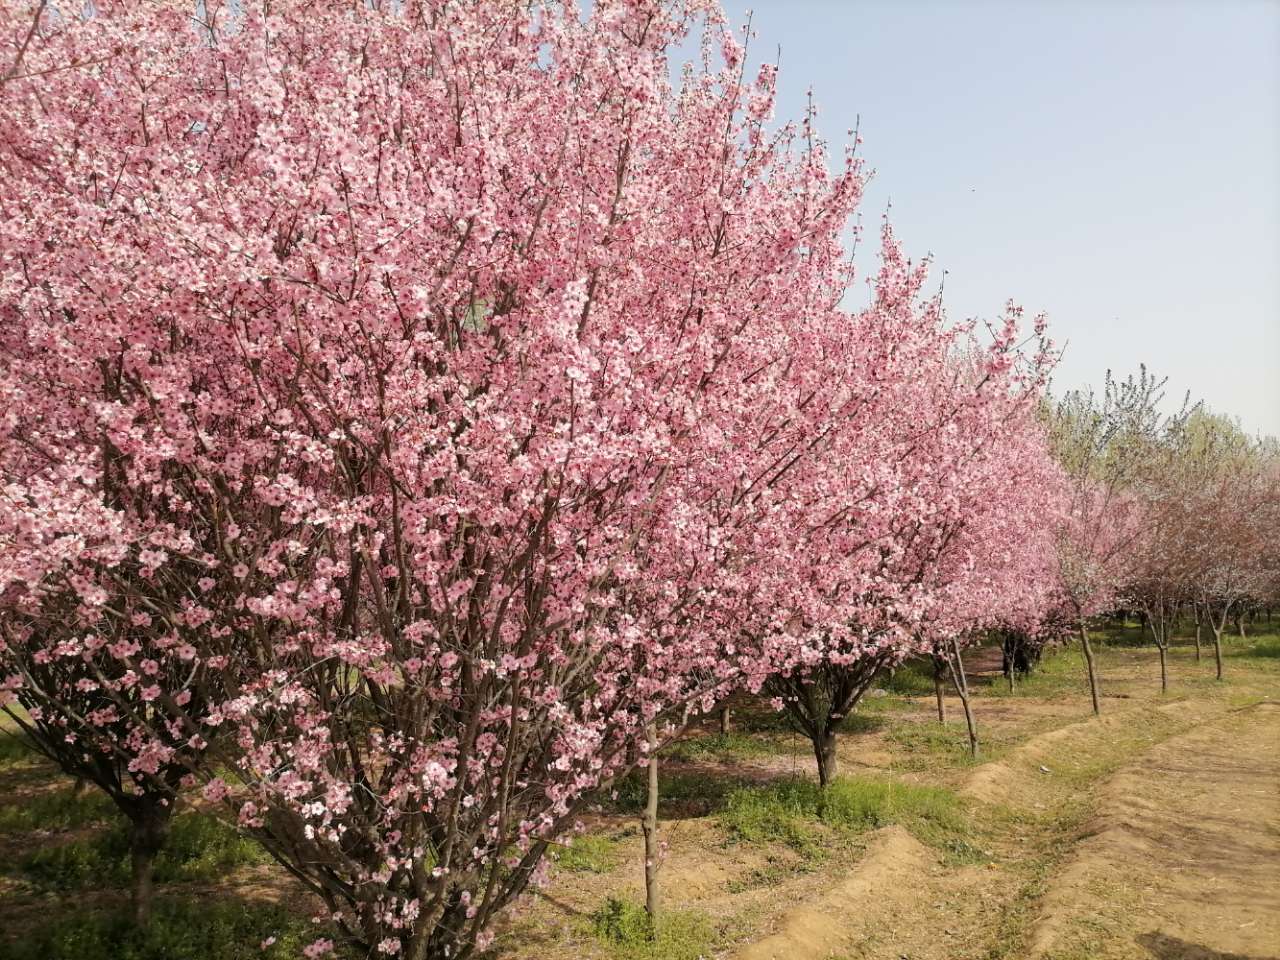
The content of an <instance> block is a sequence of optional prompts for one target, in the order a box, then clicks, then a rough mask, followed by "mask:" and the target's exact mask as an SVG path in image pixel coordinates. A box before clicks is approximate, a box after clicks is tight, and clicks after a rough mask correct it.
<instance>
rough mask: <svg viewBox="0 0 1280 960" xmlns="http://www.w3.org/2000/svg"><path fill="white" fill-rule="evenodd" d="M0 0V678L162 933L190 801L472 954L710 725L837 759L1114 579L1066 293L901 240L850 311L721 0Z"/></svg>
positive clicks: (333, 883)
mask: <svg viewBox="0 0 1280 960" xmlns="http://www.w3.org/2000/svg"><path fill="white" fill-rule="evenodd" d="M0 12H2V14H3V36H2V37H0V44H2V46H0V69H2V70H3V71H4V72H3V74H2V75H0V82H2V83H3V86H2V87H0V180H2V182H3V188H2V190H0V238H2V241H3V242H2V250H3V253H2V254H0V398H2V400H3V413H2V414H0V697H2V698H3V702H4V704H5V705H6V708H7V709H8V710H9V712H10V713H11V714H12V715H13V716H14V717H15V719H17V721H18V722H19V723H20V724H21V725H22V726H23V728H24V729H25V730H26V732H27V734H28V735H29V736H30V738H31V739H32V741H33V742H34V743H35V744H36V745H37V746H38V747H39V749H40V750H42V751H43V752H44V753H45V754H47V755H48V756H49V757H50V758H51V759H53V760H54V761H56V762H57V763H59V764H61V765H62V766H63V767H64V768H65V769H67V770H68V771H70V772H73V773H74V774H75V775H77V776H78V777H81V778H83V779H85V780H87V781H89V782H91V783H94V784H96V785H97V786H98V787H100V788H102V789H104V790H105V791H107V792H108V793H109V794H110V795H111V797H112V798H113V799H114V800H115V801H116V803H117V805H118V806H119V807H120V809H121V811H122V812H123V813H124V814H125V815H126V816H127V817H128V818H129V821H130V823H131V839H132V848H133V856H134V865H135V886H136V889H135V905H136V909H137V912H138V916H139V919H140V920H144V919H145V916H146V912H147V909H148V905H149V902H150V898H149V869H150V861H151V859H152V858H153V857H154V855H155V852H156V851H157V850H158V849H159V848H160V846H161V845H162V844H163V842H164V837H165V834H166V831H167V829H168V823H169V820H170V817H171V815H172V812H173V809H174V807H175V804H177V803H178V802H179V801H180V798H181V796H182V795H183V793H184V792H185V791H191V792H198V793H199V795H200V796H201V797H202V798H203V801H204V802H205V803H206V804H207V805H209V806H210V807H211V808H215V809H221V810H222V811H223V813H224V815H225V816H226V817H228V818H229V819H230V820H232V821H233V822H235V823H237V824H238V825H239V826H240V827H241V828H242V829H243V830H245V831H246V832H248V833H250V834H251V835H253V836H255V837H256V838H257V839H259V840H260V841H261V842H262V844H263V845H264V846H265V847H266V849H267V850H268V851H269V852H270V853H271V854H272V856H274V857H275V858H276V859H277V860H278V861H279V862H280V863H281V864H282V865H283V866H284V867H285V869H287V870H288V871H290V872H291V873H292V874H293V875H294V876H295V877H296V878H297V879H298V880H299V881H300V882H301V883H302V884H304V885H305V886H306V887H307V888H309V889H310V890H311V891H313V892H314V893H315V894H316V895H317V896H318V897H319V898H321V899H322V900H323V901H324V902H325V903H326V904H327V905H328V908H329V909H328V913H329V916H330V918H331V920H332V922H333V924H334V925H335V927H336V929H337V930H339V931H340V932H341V935H342V936H343V937H345V938H347V939H348V940H350V941H351V942H353V943H355V944H359V945H361V946H362V947H363V948H364V949H366V950H368V951H370V952H371V953H374V954H378V953H380V954H385V955H404V956H406V957H410V958H413V960H424V958H443V957H449V958H460V957H465V956H468V955H470V954H471V953H472V952H474V951H475V950H476V949H477V948H483V946H484V945H485V943H486V942H487V939H488V937H489V935H490V934H489V929H490V927H491V925H492V922H493V920H494V918H495V917H496V916H497V915H498V914H499V913H500V912H501V911H502V910H503V908H504V907H505V906H506V905H508V904H509V903H510V902H511V901H512V900H513V899H514V898H515V897H517V896H518V895H519V894H520V893H521V892H522V891H523V890H524V889H525V888H526V886H527V885H528V884H529V883H530V882H531V881H534V880H536V879H537V877H538V876H539V874H540V872H541V871H542V870H543V868H544V853H545V852H546V850H547V848H548V846H549V845H550V844H553V843H555V842H557V840H558V839H560V838H561V837H563V836H564V835H565V834H566V832H568V831H569V830H571V829H572V826H573V824H574V821H575V818H576V817H577V816H578V814H579V813H580V811H581V810H582V808H583V806H584V805H585V804H586V803H588V802H589V800H590V799H591V798H592V796H593V795H595V794H596V793H597V792H598V791H599V790H601V789H603V788H605V787H607V786H608V785H609V784H610V783H611V782H613V781H614V780H615V779H616V778H617V777H619V776H621V775H623V774H624V773H626V772H628V771H629V770H631V769H633V768H634V767H635V766H636V765H637V764H639V763H641V762H643V761H644V758H645V755H646V752H647V751H649V750H651V749H653V748H654V746H655V745H656V744H657V742H658V740H659V738H660V737H661V735H662V734H661V731H663V730H667V731H670V730H671V729H672V728H673V726H675V725H678V724H679V723H680V722H681V720H682V719H683V718H686V717H687V716H688V715H689V712H690V711H691V710H693V709H707V708H709V707H710V706H711V705H712V704H713V703H714V702H716V701H717V700H718V699H720V698H722V697H723V696H724V695H725V694H726V693H728V692H729V691H731V690H734V689H739V688H746V689H751V690H759V689H761V688H762V687H763V688H765V689H766V690H767V691H768V692H769V694H770V695H771V696H774V697H776V698H777V701H778V704H779V706H780V708H782V709H785V710H786V711H787V712H788V713H789V715H791V716H792V717H793V719H794V720H795V722H796V723H797V725H799V726H800V727H801V729H803V730H805V732H807V733H809V735H810V736H811V738H812V739H813V742H814V747H815V756H816V758H817V761H818V764H819V771H820V774H821V776H822V778H823V780H824V782H825V781H826V780H827V779H829V778H830V777H831V776H832V775H833V774H834V772H835V751H834V736H835V732H836V730H837V729H838V727H839V725H840V722H841V721H842V720H843V718H844V717H845V716H847V715H848V712H849V711H850V710H851V709H852V707H853V706H854V705H855V704H856V702H857V700H858V698H859V697H860V696H861V695H862V693H863V692H864V691H865V690H866V689H867V686H868V685H869V684H870V682H871V680H872V678H873V677H874V675H875V673H876V671H877V670H880V669H882V668H884V667H886V666H893V665H895V664H897V663H898V662H900V661H902V660H903V659H905V658H906V657H908V656H912V655H916V654H937V655H939V656H945V657H947V658H948V660H947V662H949V663H951V664H952V665H953V667H955V666H958V656H959V645H960V643H961V642H963V640H964V639H965V638H967V637H971V636H974V635H976V634H977V632H978V631H980V630H983V629H986V628H989V627H993V626H1002V627H1004V628H1006V629H1008V630H1011V631H1019V632H1020V633H1021V634H1023V635H1036V636H1043V635H1045V634H1046V633H1047V632H1048V631H1049V630H1050V629H1051V627H1052V626H1053V625H1056V624H1059V623H1063V622H1065V619H1066V618H1069V617H1070V616H1074V617H1075V618H1076V620H1077V621H1078V622H1079V623H1081V624H1083V622H1084V618H1086V617H1087V616H1088V615H1089V614H1091V613H1093V612H1094V611H1095V610H1097V609H1100V608H1101V607H1102V606H1103V605H1104V604H1105V602H1107V600H1108V599H1109V598H1110V597H1111V595H1112V594H1111V593H1109V592H1108V591H1109V590H1110V588H1111V584H1112V582H1113V581H1114V579H1115V578H1114V576H1113V575H1112V573H1111V572H1110V567H1109V566H1108V565H1109V564H1110V563H1111V562H1112V560H1113V559H1114V557H1115V556H1116V555H1118V552H1119V551H1120V550H1121V549H1123V546H1124V544H1125V543H1126V542H1127V541H1125V540H1124V538H1123V537H1121V536H1118V535H1117V534H1116V532H1115V530H1114V529H1112V528H1111V527H1110V526H1108V523H1103V522H1101V521H1099V520H1098V519H1097V517H1095V516H1094V510H1095V509H1096V510H1097V511H1113V506H1114V504H1113V502H1112V501H1120V500H1124V499H1125V497H1127V496H1128V495H1129V494H1128V493H1127V492H1126V491H1127V489H1128V487H1127V485H1126V484H1121V483H1116V484H1115V485H1114V490H1112V489H1111V488H1108V487H1107V486H1106V481H1105V479H1104V480H1103V481H1101V482H1100V481H1098V475H1099V474H1098V471H1097V470H1095V469H1094V468H1093V467H1088V468H1083V469H1079V470H1075V471H1074V472H1073V470H1072V469H1070V467H1069V466H1068V468H1066V469H1064V468H1063V467H1060V466H1059V465H1058V463H1057V462H1055V461H1054V459H1053V458H1052V457H1051V455H1050V450H1051V448H1050V444H1049V442H1048V437H1047V433H1046V429H1045V426H1044V421H1043V418H1042V417H1041V416H1040V412H1041V407H1042V397H1043V391H1044V387H1045V382H1046V377H1047V376H1048V373H1049V370H1050V368H1051V366H1052V363H1053V360H1054V354H1053V352H1052V349H1051V347H1050V345H1049V344H1048V342H1047V341H1046V340H1045V339H1044V338H1043V332H1044V328H1043V323H1042V322H1041V321H1037V322H1036V325H1035V330H1034V333H1033V335H1032V336H1031V337H1030V339H1029V340H1027V341H1020V340H1019V333H1018V322H1019V319H1020V318H1019V312H1018V310H1017V309H1015V308H1012V307H1010V308H1009V310H1008V311H1007V314H1006V316H1005V318H1004V320H1003V321H1002V323H1001V324H1000V325H999V326H998V327H997V328H995V329H993V330H991V331H990V332H989V335H984V336H979V335H978V331H976V330H975V329H974V328H973V326H972V325H959V326H955V325H948V324H947V323H946V322H945V318H944V316H943V313H942V309H941V303H940V300H939V299H937V298H929V297H926V296H924V294H923V293H922V290H923V286H924V283H925V280H926V271H925V266H924V265H921V264H913V263H912V262H911V261H909V260H908V259H907V258H906V256H905V254H904V253H903V251H902V249H901V247H900V245H899V243H898V241H897V240H896V238H895V237H894V236H893V234H892V231H891V230H890V229H889V228H888V226H887V225H886V227H885V228H884V231H883V236H882V241H883V246H882V257H881V268H880V270H879V272H878V274H877V275H876V276H875V277H874V278H872V282H871V298H870V301H869V303H868V305H867V306H865V307H864V308H861V309H854V310H850V309H848V308H847V307H846V306H845V305H844V303H845V298H846V294H847V292H848V290H849V287H850V283H851V280H852V269H851V266H850V263H849V260H848V257H847V253H846V251H845V249H844V246H843V243H842V237H843V235H844V231H845V229H846V226H847V224H848V222H849V220H850V216H851V214H852V213H853V211H854V209H855V207H856V205H857V203H858V200H859V197H860V194H861V190H862V186H863V183H864V180H865V176H864V172H863V170H862V167H861V164H860V161H859V160H858V159H857V157H856V156H855V153H854V152H853V148H852V147H850V148H849V149H848V150H846V151H845V152H844V153H843V154H837V155H835V156H831V155H830V152H829V150H828V147H827V145H826V144H825V143H824V142H823V141H821V140H820V139H819V138H818V137H817V135H816V132H815V131H814V129H813V126H812V121H813V117H812V116H811V115H808V116H805V117H803V118H802V119H801V120H800V121H799V122H797V123H792V124H781V125H779V124H775V123H773V121H772V110H773V94H774V82H775V77H774V72H773V70H772V68H770V67H764V68H761V69H760V70H759V71H758V72H756V73H748V72H747V68H746V58H745V51H744V50H743V48H742V46H741V45H740V44H739V42H738V41H737V39H736V38H735V34H734V33H733V31H732V30H731V29H730V28H729V27H728V26H727V25H725V24H724V22H723V20H722V19H721V17H720V15H719V13H718V11H717V10H715V9H714V8H711V7H709V5H707V4H703V3H692V2H690V3H679V4H670V3H659V2H656V0H597V2H595V3H594V4H592V5H591V7H590V10H589V11H583V10H580V9H578V8H577V7H576V6H574V5H573V4H569V3H555V2H550V0H548V2H530V3H519V4H517V3H510V2H505V0H502V2H499V0H493V2H479V3H459V2H454V0H406V2H403V3H397V4H394V5H389V6H387V7H385V8H376V7H373V6H369V5H365V4H350V3H329V2H322V3H314V2H308V3H305V4H304V3H300V2H297V0H275V2H272V3H271V4H270V5H266V4H261V3H244V2H241V3H238V4H234V5H227V6H224V5H220V4H218V3H214V2H211V0H205V2H203V3H201V4H200V5H199V6H198V7H197V9H196V15H195V17H194V19H193V16H192V9H191V4H190V3H189V2H185V0H183V2H179V0H149V2H146V3H140V2H128V0H125V2H115V0H98V2H95V3H94V4H93V5H92V8H91V9H89V10H86V13H85V15H83V16H78V15H73V13H72V12H71V11H67V10H61V9H60V8H56V7H54V6H53V5H51V4H48V3H43V2H41V3H36V4H34V5H33V4H32V3H29V2H26V0H2V2H0ZM699 24H701V27H699V26H698V25H699ZM691 31H692V32H693V33H695V34H696V35H697V37H698V38H700V40H701V47H700V49H701V55H700V58H699V59H698V61H697V62H695V64H693V65H692V66H688V67H686V68H685V69H684V71H683V73H682V74H680V75H679V81H678V82H676V81H673V80H672V75H673V74H672V70H671V63H670V60H669V58H670V56H671V54H672V52H673V50H674V49H675V48H676V47H677V46H678V45H680V44H682V43H684V42H685V41H686V39H687V38H688V37H689V36H690V33H691ZM1126 476H1127V475H1126ZM1122 487H1124V488H1125V489H1124V490H1122V489H1121V488H1122ZM1073 498H1074V500H1073ZM1099 515H1101V513H1099ZM1106 515H1107V516H1108V517H1110V516H1111V515H1112V513H1111V512H1108V513H1107V514H1106ZM1064 543H1065V544H1070V545H1071V549H1070V550H1065V549H1064V547H1063V545H1064ZM1047 625H1048V626H1047ZM326 947H327V944H325V943H324V942H321V943H318V944H317V945H314V947H313V950H312V953H313V954H314V955H318V954H319V953H320V952H322V951H323V950H324V949H326Z"/></svg>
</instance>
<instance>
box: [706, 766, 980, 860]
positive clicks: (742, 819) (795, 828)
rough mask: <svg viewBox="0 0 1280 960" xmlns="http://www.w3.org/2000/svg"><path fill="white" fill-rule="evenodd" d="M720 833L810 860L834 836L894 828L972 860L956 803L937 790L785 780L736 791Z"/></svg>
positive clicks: (865, 781)
mask: <svg viewBox="0 0 1280 960" xmlns="http://www.w3.org/2000/svg"><path fill="white" fill-rule="evenodd" d="M719 823H720V826H721V828H722V829H723V830H724V831H725V833H726V834H727V835H728V837H729V839H730V840H731V841H734V842H739V843H781V844H784V845H786V846H789V847H791V848H792V849H794V850H796V851H797V852H798V853H800V854H801V855H802V856H805V857H808V858H821V857H823V856H824V855H825V850H826V849H827V846H828V844H829V841H830V840H832V839H837V840H839V839H846V840H847V839H850V838H852V837H855V836H857V835H859V834H862V833H865V832H866V831H868V830H874V829H876V828H877V827H883V826H888V825H889V824H893V823H897V824H901V825H902V826H904V827H906V828H907V829H908V830H910V831H911V832H912V833H913V834H914V835H915V836H916V837H917V838H918V839H920V840H921V841H922V842H925V843H929V844H931V845H932V846H935V847H937V848H939V849H941V850H943V851H944V852H945V853H947V854H948V855H949V856H951V857H958V858H961V859H964V860H972V859H977V856H976V854H977V853H978V851H976V850H974V849H973V848H971V847H970V845H969V844H968V841H967V839H966V837H967V835H968V823H967V821H966V818H965V816H964V812H963V810H962V808H961V805H960V801H959V798H957V797H956V795H955V794H954V793H952V792H951V791H949V790H945V789H943V788H941V787H926V786H917V785H914V784H904V783H894V782H892V781H887V780H875V779H871V778H868V777H840V778H837V779H836V780H835V781H834V782H833V783H831V784H830V785H828V786H827V787H826V788H825V789H823V788H822V787H819V786H818V784H816V783H814V782H813V781H811V780H801V779H788V780H782V781H778V782H776V783H771V784H768V785H766V786H761V787H751V788H742V789H739V790H736V791H734V792H733V793H732V794H731V795H730V797H729V799H728V802H727V803H726V805H725V808H724V810H723V811H721V813H720V815H719Z"/></svg>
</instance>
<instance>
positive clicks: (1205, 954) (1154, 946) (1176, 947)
mask: <svg viewBox="0 0 1280 960" xmlns="http://www.w3.org/2000/svg"><path fill="white" fill-rule="evenodd" d="M1135 940H1136V941H1137V943H1138V944H1139V945H1141V946H1143V947H1146V948H1147V950H1148V951H1150V953H1151V955H1152V956H1153V957H1155V958H1156V960H1280V958H1277V957H1260V956H1248V955H1247V954H1243V953H1222V952H1220V951H1218V950H1214V949H1211V948H1210V947H1203V946H1200V945H1199V944H1195V943H1190V942H1189V941H1186V940H1179V939H1178V938H1177V937H1171V936H1169V935H1168V934H1167V933H1144V934H1141V935H1140V936H1138V937H1136V938H1135Z"/></svg>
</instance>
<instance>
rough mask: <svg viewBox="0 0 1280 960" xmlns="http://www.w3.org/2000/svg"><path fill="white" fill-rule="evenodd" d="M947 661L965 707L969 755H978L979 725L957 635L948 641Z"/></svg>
mask: <svg viewBox="0 0 1280 960" xmlns="http://www.w3.org/2000/svg"><path fill="white" fill-rule="evenodd" d="M947 648H948V654H949V655H948V657H947V663H948V666H950V668H951V682H952V684H953V685H954V686H955V688H956V694H957V696H959V697H960V705H961V706H962V707H963V708H964V723H965V727H966V729H967V730H968V733H969V755H970V756H972V757H974V758H975V759H976V758H977V756H978V726H977V723H976V722H975V721H974V718H973V705H972V704H971V703H970V702H969V679H968V677H966V676H965V672H964V660H963V658H962V657H961V656H960V642H959V641H958V640H957V639H956V638H955V637H950V638H949V639H948V641H947Z"/></svg>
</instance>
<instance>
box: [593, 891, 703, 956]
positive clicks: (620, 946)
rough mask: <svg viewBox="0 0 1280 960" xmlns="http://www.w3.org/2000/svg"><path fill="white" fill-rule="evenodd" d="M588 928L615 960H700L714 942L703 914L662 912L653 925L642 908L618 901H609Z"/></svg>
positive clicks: (626, 901)
mask: <svg viewBox="0 0 1280 960" xmlns="http://www.w3.org/2000/svg"><path fill="white" fill-rule="evenodd" d="M588 924H589V927H590V930H591V933H592V934H593V935H594V936H595V938H596V939H597V940H598V941H600V943H601V944H603V945H604V946H605V948H606V949H607V950H608V952H609V954H610V955H611V956H612V957H615V958H617V960H702V958H705V957H709V956H710V955H711V953H712V948H713V945H714V943H715V940H716V931H715V927H714V926H713V924H712V923H711V920H710V918H708V917H707V916H706V915H705V914H703V913H699V912H698V911H696V910H663V911H661V912H659V914H658V920H657V923H654V922H652V921H651V920H650V918H649V914H648V913H646V912H645V909H644V907H642V906H640V905H639V904H637V903H633V902H632V901H630V900H623V899H620V898H618V897H609V898H608V899H607V900H606V901H605V902H604V903H603V904H602V905H601V906H600V908H599V909H598V910H596V911H595V912H594V913H592V914H591V916H590V917H589V918H588Z"/></svg>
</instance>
